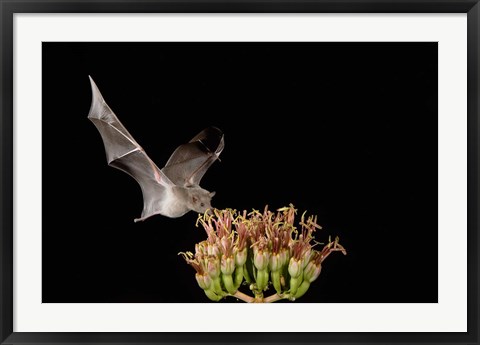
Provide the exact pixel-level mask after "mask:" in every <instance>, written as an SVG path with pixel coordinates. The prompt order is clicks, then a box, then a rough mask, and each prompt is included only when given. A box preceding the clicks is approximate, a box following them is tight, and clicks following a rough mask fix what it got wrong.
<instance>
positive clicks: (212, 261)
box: [207, 257, 220, 279]
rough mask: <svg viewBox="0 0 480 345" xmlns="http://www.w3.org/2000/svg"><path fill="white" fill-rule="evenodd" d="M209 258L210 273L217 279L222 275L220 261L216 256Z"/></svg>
mask: <svg viewBox="0 0 480 345" xmlns="http://www.w3.org/2000/svg"><path fill="white" fill-rule="evenodd" d="M207 260H208V261H207V272H208V275H209V276H210V278H212V279H215V278H217V277H218V276H219V275H220V262H219V260H218V259H217V258H214V257H209V258H208V259H207Z"/></svg>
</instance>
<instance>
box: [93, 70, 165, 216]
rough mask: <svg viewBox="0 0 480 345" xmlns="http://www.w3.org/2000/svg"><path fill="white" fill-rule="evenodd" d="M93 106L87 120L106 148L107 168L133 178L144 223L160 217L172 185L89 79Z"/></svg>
mask: <svg viewBox="0 0 480 345" xmlns="http://www.w3.org/2000/svg"><path fill="white" fill-rule="evenodd" d="M90 83H91V86H92V105H91V107H90V112H89V114H88V118H89V119H90V120H91V121H92V122H93V123H94V124H95V126H96V127H97V129H98V131H99V132H100V135H101V136H102V139H103V143H104V145H105V153H106V155H107V162H108V165H110V166H112V167H114V168H117V169H120V170H122V171H124V172H126V173H127V174H129V175H130V176H132V177H133V178H134V179H135V180H136V181H137V182H138V184H139V185H140V187H141V189H142V194H143V201H144V206H143V211H142V216H141V218H140V219H136V220H135V221H137V220H143V219H145V218H148V217H150V216H152V215H154V214H158V213H160V208H159V207H160V206H161V201H162V200H163V199H164V198H165V194H166V188H167V187H168V186H172V185H173V183H172V181H170V180H169V179H168V177H167V176H165V174H164V173H163V172H162V171H161V170H160V169H159V168H158V167H157V166H156V165H155V163H154V162H153V161H152V160H151V159H150V158H149V157H148V156H147V154H146V153H145V151H144V150H143V149H142V147H141V146H140V145H139V144H138V143H137V142H136V141H135V139H133V137H132V136H131V135H130V133H128V131H127V130H126V128H125V127H124V126H123V125H122V123H121V122H120V121H119V120H118V118H117V116H116V115H115V114H114V112H113V111H112V110H111V109H110V107H109V106H108V105H107V103H106V102H105V100H104V99H103V97H102V94H101V93H100V90H99V89H98V87H97V85H96V84H95V82H94V81H93V79H92V78H91V77H90Z"/></svg>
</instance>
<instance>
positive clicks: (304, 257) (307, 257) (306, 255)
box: [302, 248, 313, 268]
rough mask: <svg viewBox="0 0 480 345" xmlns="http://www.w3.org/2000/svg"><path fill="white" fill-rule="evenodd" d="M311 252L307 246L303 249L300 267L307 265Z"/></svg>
mask: <svg viewBox="0 0 480 345" xmlns="http://www.w3.org/2000/svg"><path fill="white" fill-rule="evenodd" d="M312 254H313V251H312V249H311V248H308V249H307V250H306V251H305V254H303V258H302V262H303V267H302V268H305V267H306V266H307V264H308V263H309V262H310V258H311V257H312Z"/></svg>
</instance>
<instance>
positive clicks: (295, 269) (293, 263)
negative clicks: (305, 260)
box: [288, 258, 302, 278]
mask: <svg viewBox="0 0 480 345" xmlns="http://www.w3.org/2000/svg"><path fill="white" fill-rule="evenodd" d="M301 265H302V260H297V259H295V258H291V259H290V262H289V264H288V274H290V276H291V277H292V278H298V277H299V276H300V274H301V273H302V269H301Z"/></svg>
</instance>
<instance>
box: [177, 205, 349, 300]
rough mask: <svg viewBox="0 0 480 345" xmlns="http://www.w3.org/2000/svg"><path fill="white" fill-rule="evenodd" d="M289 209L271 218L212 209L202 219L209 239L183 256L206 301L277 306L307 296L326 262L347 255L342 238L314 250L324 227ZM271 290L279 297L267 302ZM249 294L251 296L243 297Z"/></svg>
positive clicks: (266, 214) (267, 213)
mask: <svg viewBox="0 0 480 345" xmlns="http://www.w3.org/2000/svg"><path fill="white" fill-rule="evenodd" d="M296 213H297V210H296V209H295V208H294V206H293V205H291V204H290V206H288V207H283V208H280V209H278V210H277V212H272V211H270V210H268V206H267V207H265V209H264V211H263V212H259V211H257V210H253V211H252V212H250V213H247V211H243V212H241V213H239V212H237V211H236V210H233V209H224V210H219V209H214V210H212V211H211V212H206V213H205V214H203V215H199V218H198V221H197V225H198V224H201V225H202V226H203V228H204V229H205V232H206V234H207V239H206V240H204V241H202V242H200V243H197V244H196V245H195V254H194V253H191V252H182V253H180V254H182V256H183V257H184V259H185V261H186V262H187V263H188V264H189V265H190V266H192V267H193V268H194V269H195V272H196V274H195V278H196V280H197V283H198V285H199V286H200V288H202V289H203V290H204V291H205V294H206V296H207V297H208V298H209V299H211V300H213V301H219V300H221V299H222V298H224V297H227V296H234V297H236V298H238V299H240V300H243V301H246V302H274V301H277V300H280V299H289V300H291V301H294V300H295V299H298V298H300V297H301V296H303V295H304V294H305V293H306V292H307V290H308V288H309V287H310V284H311V283H312V282H313V281H315V280H316V279H317V278H318V277H319V275H320V272H321V269H322V263H323V261H324V260H325V259H326V258H327V257H328V255H330V253H332V252H335V251H340V252H342V253H343V254H345V255H346V254H347V252H346V250H345V248H343V246H341V245H340V244H339V239H338V237H337V238H336V239H335V240H334V241H331V240H330V239H329V241H328V243H327V244H326V245H324V247H323V248H322V249H319V250H317V249H314V247H315V246H316V245H318V244H319V243H318V242H315V239H314V232H315V231H316V230H317V229H321V227H320V226H319V225H318V224H317V217H316V216H308V217H305V213H303V214H302V216H301V219H300V222H299V224H298V225H299V227H298V228H297V226H296V225H295V216H296ZM270 287H273V289H274V291H275V293H273V294H272V295H270V296H268V297H264V293H265V292H266V291H267V290H269V288H270ZM241 288H242V289H243V290H247V291H248V290H250V293H251V294H253V296H250V295H248V294H246V293H244V292H242V291H240V289H241Z"/></svg>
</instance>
